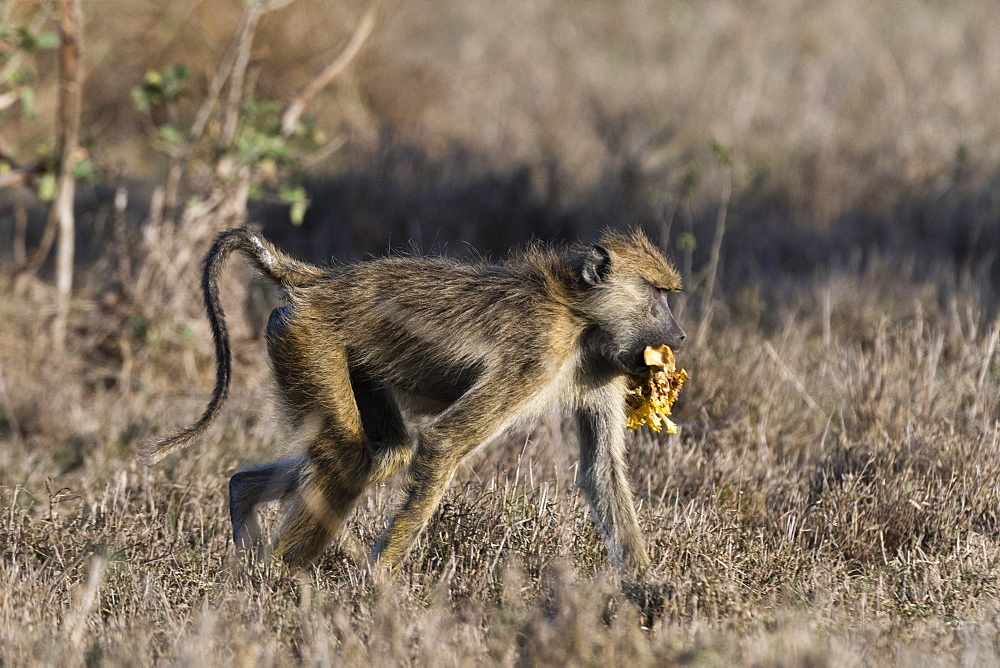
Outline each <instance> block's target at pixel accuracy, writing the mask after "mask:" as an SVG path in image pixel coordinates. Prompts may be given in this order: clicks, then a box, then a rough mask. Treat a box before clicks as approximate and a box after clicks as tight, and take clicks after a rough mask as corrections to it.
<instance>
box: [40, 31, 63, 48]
mask: <svg viewBox="0 0 1000 668" xmlns="http://www.w3.org/2000/svg"><path fill="white" fill-rule="evenodd" d="M35 45H36V46H37V47H38V48H39V49H54V48H56V47H58V46H59V35H58V34H56V33H54V32H40V33H36V34H35Z"/></svg>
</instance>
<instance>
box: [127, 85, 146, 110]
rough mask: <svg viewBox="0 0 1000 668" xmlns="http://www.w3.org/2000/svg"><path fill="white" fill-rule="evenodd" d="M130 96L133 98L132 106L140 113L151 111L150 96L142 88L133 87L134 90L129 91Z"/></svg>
mask: <svg viewBox="0 0 1000 668" xmlns="http://www.w3.org/2000/svg"><path fill="white" fill-rule="evenodd" d="M129 95H131V96H132V105H133V106H134V107H135V108H136V109H137V110H138V111H149V107H150V103H149V95H147V94H146V91H145V90H143V87H142V86H132V90H131V91H129Z"/></svg>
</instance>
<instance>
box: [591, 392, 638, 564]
mask: <svg viewBox="0 0 1000 668" xmlns="http://www.w3.org/2000/svg"><path fill="white" fill-rule="evenodd" d="M621 397H622V395H621V394H620V393H619V392H611V393H609V396H608V397H607V398H606V399H607V400H606V401H605V402H602V403H601V404H598V403H597V402H593V403H592V404H591V405H590V406H588V407H583V408H580V409H578V410H577V412H576V423H577V430H578V432H579V435H580V486H581V487H582V488H583V490H584V492H585V493H586V495H587V499H588V500H589V501H590V505H591V508H592V509H593V512H594V519H595V521H596V522H597V525H598V527H599V528H600V529H601V532H602V533H603V534H604V539H605V540H606V541H607V545H608V551H609V552H610V554H611V558H612V560H613V561H614V562H615V564H617V565H618V566H619V567H623V568H626V569H629V570H632V571H634V572H635V573H642V571H644V570H645V569H646V568H648V567H649V557H648V556H647V555H646V548H645V545H644V542H643V538H642V533H641V531H640V530H639V522H638V519H637V517H636V513H635V503H634V502H633V500H632V488H631V485H630V482H629V479H628V464H627V461H626V457H625V410H624V406H621V405H620V403H621Z"/></svg>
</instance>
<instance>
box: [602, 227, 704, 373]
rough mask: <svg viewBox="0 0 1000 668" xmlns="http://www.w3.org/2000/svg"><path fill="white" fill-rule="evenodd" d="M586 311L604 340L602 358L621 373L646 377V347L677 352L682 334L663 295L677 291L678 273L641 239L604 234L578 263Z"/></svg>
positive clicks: (667, 296)
mask: <svg viewBox="0 0 1000 668" xmlns="http://www.w3.org/2000/svg"><path fill="white" fill-rule="evenodd" d="M583 280H584V282H585V283H587V284H588V285H589V286H590V288H589V290H590V298H589V304H590V306H589V308H590V310H591V313H592V314H593V316H594V319H595V321H596V323H597V324H598V325H599V327H600V329H601V331H602V333H603V335H604V336H603V339H604V343H605V345H604V351H605V355H606V356H607V357H608V358H610V359H609V361H610V362H612V364H614V365H615V366H617V367H618V368H619V369H621V370H622V371H623V372H625V373H627V374H629V375H633V376H639V375H642V374H643V373H645V372H646V370H647V367H646V364H645V361H644V360H643V352H644V351H645V349H646V347H647V346H657V345H662V344H666V345H668V346H670V347H671V348H673V349H674V350H675V351H676V350H680V349H681V347H682V345H683V342H684V339H685V338H687V334H685V332H684V330H683V329H682V328H681V326H680V325H678V324H677V321H676V320H675V319H674V316H673V313H671V311H670V304H669V295H671V294H672V293H675V292H678V291H679V290H680V289H681V280H680V274H679V273H678V272H677V270H676V269H675V268H674V266H673V265H672V264H670V262H668V261H667V260H666V259H665V258H664V257H663V255H662V254H661V253H660V252H659V251H658V250H657V249H656V248H655V247H654V246H653V245H652V244H651V243H650V242H649V241H648V240H647V239H646V237H645V236H643V235H641V234H633V235H631V236H628V237H625V236H620V235H609V236H607V237H605V238H604V239H602V243H601V244H598V245H596V246H594V247H593V248H592V249H591V251H590V254H589V256H588V258H587V260H586V262H585V263H584V269H583Z"/></svg>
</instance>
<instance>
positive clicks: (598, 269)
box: [583, 244, 611, 285]
mask: <svg viewBox="0 0 1000 668" xmlns="http://www.w3.org/2000/svg"><path fill="white" fill-rule="evenodd" d="M610 270H611V252H610V251H609V250H608V249H607V248H605V247H604V246H602V245H601V244H594V247H593V248H591V249H590V252H589V253H587V257H586V259H584V261H583V280H584V282H585V283H587V284H589V285H598V284H599V283H601V282H603V281H604V279H605V278H606V277H607V275H608V272H609V271H610Z"/></svg>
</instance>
